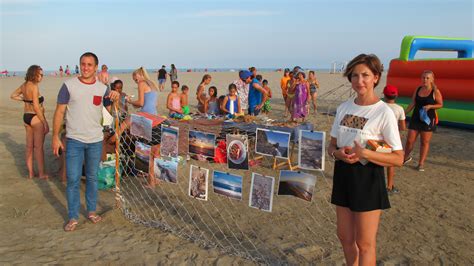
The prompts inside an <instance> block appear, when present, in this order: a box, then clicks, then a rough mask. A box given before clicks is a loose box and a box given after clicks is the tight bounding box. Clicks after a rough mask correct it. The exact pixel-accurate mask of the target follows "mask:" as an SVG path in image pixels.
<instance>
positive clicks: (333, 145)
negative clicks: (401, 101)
mask: <svg viewBox="0 0 474 266" xmlns="http://www.w3.org/2000/svg"><path fill="white" fill-rule="evenodd" d="M382 70H383V67H382V64H381V63H380V60H379V59H378V58H377V56H375V55H366V54H360V55H358V56H357V57H355V58H354V59H352V61H351V62H349V64H348V65H347V68H346V71H345V72H344V76H345V77H347V79H348V80H349V81H350V82H351V84H352V89H353V90H354V91H355V92H356V94H357V96H356V97H355V98H352V99H349V100H348V101H346V102H344V103H342V104H341V105H340V106H339V107H338V108H337V113H336V117H335V119H334V124H333V126H332V129H331V142H330V144H329V147H328V154H329V155H330V156H332V157H333V158H334V160H335V161H336V162H335V166H334V177H333V189H332V196H331V203H333V204H335V205H336V214H337V235H338V237H339V239H340V241H341V244H342V247H343V250H344V256H345V258H346V262H347V265H355V264H362V265H375V262H376V257H375V254H376V252H375V244H376V238H377V229H378V224H379V220H380V214H381V210H382V209H387V208H390V202H389V200H388V195H387V190H386V188H385V181H384V167H386V166H401V165H402V163H403V148H402V144H401V141H400V135H399V133H398V126H397V121H396V119H395V115H394V114H393V112H392V110H391V109H390V108H389V107H388V106H387V104H385V103H384V102H382V101H381V100H380V99H379V97H377V95H376V94H375V93H374V88H375V87H376V86H377V85H378V83H379V81H380V76H381V75H382ZM367 140H384V141H385V142H387V143H388V144H389V145H390V146H391V147H392V150H393V151H392V152H391V153H379V152H374V151H371V150H368V149H365V148H364V147H365V145H366V142H367Z"/></svg>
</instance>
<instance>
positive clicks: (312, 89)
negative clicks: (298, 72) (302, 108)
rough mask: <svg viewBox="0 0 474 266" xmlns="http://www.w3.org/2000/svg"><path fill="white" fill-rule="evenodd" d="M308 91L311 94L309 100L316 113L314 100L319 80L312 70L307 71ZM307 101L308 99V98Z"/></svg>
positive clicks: (316, 95)
mask: <svg viewBox="0 0 474 266" xmlns="http://www.w3.org/2000/svg"><path fill="white" fill-rule="evenodd" d="M308 83H309V93H310V95H311V102H312V104H313V109H314V113H315V114H316V100H317V97H318V89H319V81H318V79H317V78H316V74H315V73H314V71H313V70H311V71H309V73H308ZM308 101H309V100H308Z"/></svg>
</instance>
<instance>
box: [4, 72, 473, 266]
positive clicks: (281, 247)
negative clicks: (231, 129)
mask: <svg viewBox="0 0 474 266" xmlns="http://www.w3.org/2000/svg"><path fill="white" fill-rule="evenodd" d="M203 74H204V73H179V79H178V80H179V82H180V83H181V84H182V85H183V84H186V85H188V86H189V88H190V93H189V95H190V97H189V100H190V103H191V104H190V105H191V109H192V110H194V111H195V110H196V99H195V92H196V88H197V86H198V83H199V82H200V81H201V78H202V76H203ZM209 74H211V75H212V78H213V79H212V82H211V85H214V86H216V87H217V88H218V94H219V95H223V94H226V93H227V86H228V84H229V83H231V82H232V81H234V80H236V79H237V76H238V74H237V73H236V72H217V73H209ZM261 74H262V75H263V77H264V79H267V80H268V81H269V86H270V88H272V92H273V95H274V98H273V99H272V107H273V110H272V112H271V113H270V115H269V117H270V118H274V119H281V118H282V117H283V111H284V108H283V98H282V95H281V91H280V88H279V84H280V78H281V75H282V73H281V72H263V73H261ZM316 74H317V77H318V79H319V81H320V84H321V89H320V90H319V92H318V94H319V95H321V96H322V98H324V99H325V100H324V102H322V103H321V108H320V109H319V113H318V114H317V115H313V114H312V115H311V116H310V118H309V121H310V122H311V123H313V124H314V126H315V129H316V130H319V131H326V132H327V133H326V139H329V130H330V127H331V124H332V120H333V117H332V116H327V115H325V114H323V113H324V112H325V111H328V110H329V111H331V110H333V109H334V107H335V106H336V104H337V103H338V102H340V101H341V100H343V99H347V97H348V96H349V94H350V87H349V83H348V82H347V80H346V79H345V78H343V77H342V75H341V74H329V73H318V72H317V73H316ZM150 75H151V76H152V77H153V78H154V79H155V78H156V74H155V73H150ZM111 76H117V77H118V78H120V79H121V80H122V81H123V82H124V91H125V92H126V93H127V94H129V95H137V90H136V84H135V83H134V82H133V80H132V75H131V74H116V75H111ZM66 79H67V78H59V77H49V76H48V77H45V78H44V80H43V82H41V83H40V91H41V94H42V95H44V96H45V108H46V118H47V120H48V121H49V123H50V128H52V117H53V112H54V109H55V105H56V96H57V93H58V91H59V88H60V87H61V84H62V83H63V81H64V80H66ZM22 81H23V77H7V78H0V121H1V128H0V154H1V158H2V160H1V162H0V173H1V174H0V183H1V184H2V185H1V186H0V228H1V229H0V263H2V264H46V263H48V264H90V263H93V264H146V265H148V264H150V265H153V264H155V265H156V264H165V265H175V264H199V265H202V264H206V265H207V264H218V265H229V264H239V265H240V264H252V263H255V262H253V261H249V260H247V259H245V258H242V257H239V256H233V255H229V254H226V253H225V252H223V251H222V250H220V249H214V248H204V247H202V246H201V245H199V244H198V243H193V242H191V241H189V240H187V239H183V238H180V237H179V236H177V235H175V234H173V233H170V232H168V231H163V230H160V229H157V228H150V227H146V226H143V225H141V224H135V223H132V222H130V221H129V220H128V219H127V218H126V217H125V216H124V215H123V213H122V211H121V210H120V209H116V208H114V204H115V200H114V192H113V191H100V192H99V202H98V206H97V207H98V212H99V213H100V214H102V215H103V216H104V218H105V219H104V221H103V222H101V223H99V224H97V225H93V224H91V223H90V222H88V221H86V219H85V216H84V215H85V212H86V211H85V209H84V207H82V209H81V218H80V221H79V222H80V224H79V226H78V228H77V230H76V231H75V232H72V233H65V232H64V231H63V224H64V223H65V221H66V219H67V203H66V197H65V185H64V184H63V183H61V182H60V181H59V177H58V176H57V173H56V172H57V169H58V166H59V165H58V161H57V159H56V158H54V156H53V155H52V151H51V147H50V145H51V133H49V134H48V135H47V136H46V141H45V157H46V158H45V160H46V170H47V171H48V173H49V174H50V175H51V178H50V181H43V180H39V179H33V180H28V179H27V178H26V177H27V169H26V165H25V163H24V152H25V132H24V131H25V130H24V126H23V122H22V115H23V104H22V103H20V102H17V101H12V100H10V97H9V96H10V94H11V92H12V91H13V90H14V89H16V88H17V87H18V86H19V85H20V84H21V83H22ZM384 86H385V78H383V79H382V81H381V82H380V84H379V86H378V87H377V88H376V90H377V92H378V94H379V95H381V91H382V89H383V87H384ZM337 88H339V89H337ZM336 89H337V90H336ZM441 90H442V88H441ZM169 91H170V83H169V81H168V82H167V83H166V89H165V91H164V92H161V93H159V103H158V107H159V110H158V111H159V113H160V114H167V111H166V110H165V102H166V96H167V94H168V93H169ZM329 92H332V93H329ZM329 100H332V101H329ZM328 104H329V105H330V106H329V107H330V108H328ZM132 109H133V108H132ZM473 138H474V132H472V131H467V130H461V129H454V128H447V127H440V128H439V129H438V130H437V131H436V133H435V134H434V135H433V139H432V142H431V150H430V153H429V155H428V159H427V161H426V164H425V168H426V171H425V172H418V171H416V170H415V166H416V162H412V163H411V164H409V165H408V166H405V167H402V168H397V169H396V176H395V184H396V186H397V187H398V188H399V189H400V191H401V193H400V194H396V195H393V196H390V201H391V205H392V208H391V209H389V210H387V211H385V212H383V215H382V219H381V223H380V228H379V233H378V239H377V245H378V246H377V260H378V261H379V262H380V263H384V265H395V264H414V265H420V264H421V265H445V264H458V265H468V264H473V263H474V253H473V251H472V247H473V246H474V232H473V231H474V226H473V221H474V211H473V208H472V205H471V204H470V202H472V200H473V193H472V191H473V190H474V175H473V174H472V172H473V171H474V160H473V158H472V151H473V150H474V142H473V141H472V139H473ZM403 142H404V141H403ZM326 145H327V144H326ZM250 149H251V150H252V148H250ZM418 150H419V141H418V142H417V144H416V146H415V149H414V159H415V161H416V160H417V158H418ZM266 163H268V162H266ZM193 164H194V163H193ZM267 165H268V164H265V166H267ZM207 166H210V165H207ZM207 166H206V167H207ZM211 167H212V166H211ZM223 167H224V168H223ZM223 169H226V167H225V166H218V167H216V170H221V171H222V170H223ZM226 171H227V170H226ZM252 171H255V172H258V173H262V174H265V175H268V176H274V177H276V180H275V181H276V183H277V180H278V172H277V171H273V170H271V169H270V168H269V167H255V168H252V167H251V168H250V171H244V170H239V171H232V173H236V174H241V175H244V190H245V191H244V193H243V201H241V202H238V201H233V202H231V203H227V201H225V202H224V201H220V200H221V199H222V196H216V194H213V192H212V189H209V196H210V199H209V202H212V203H209V204H215V206H216V208H217V210H216V211H219V210H222V209H226V208H228V207H229V206H230V207H232V210H231V211H230V212H231V213H230V214H231V216H232V217H233V218H235V220H232V221H231V220H224V221H227V222H228V223H229V224H237V225H239V230H241V231H243V232H245V233H247V232H249V234H250V232H256V233H257V238H258V239H260V240H261V241H262V245H263V246H268V247H270V246H271V247H273V248H272V249H271V250H273V251H275V250H276V251H275V252H276V253H279V254H280V257H278V256H277V258H285V259H286V260H287V262H289V263H297V264H308V263H309V262H321V263H324V264H337V265H340V264H343V263H344V255H343V252H342V248H341V246H340V244H339V240H338V239H337V237H336V227H335V220H336V218H335V212H334V207H333V206H332V205H330V203H329V202H328V201H329V198H330V194H331V186H332V171H333V164H332V163H331V162H330V160H329V159H327V158H326V167H325V172H324V173H323V174H317V181H316V188H315V190H314V194H315V196H314V198H313V201H312V202H311V203H310V204H307V203H306V202H304V201H301V200H298V199H296V198H292V197H289V196H284V197H283V196H282V197H275V198H274V202H273V212H272V213H266V212H265V213H264V212H262V211H259V210H256V209H252V208H249V207H248V196H249V195H248V193H249V191H248V190H249V187H250V185H249V184H250V183H249V182H250V173H251V172H252ZM178 176H179V177H178V179H179V180H187V179H188V178H189V164H187V165H186V166H183V165H181V166H180V167H179V170H178ZM179 182H181V181H179ZM211 183H212V182H211ZM82 185H83V186H82V192H81V197H82V206H84V198H83V196H84V193H83V191H84V184H82ZM167 185H168V184H167ZM246 185H247V187H246V188H245V186H246ZM180 186H183V187H187V183H186V184H185V182H184V181H183V182H181V183H180ZM167 188H168V186H164V187H163V188H162V189H163V190H165V189H167ZM170 189H171V190H172V189H175V188H170ZM275 190H276V189H275ZM275 194H276V193H275ZM199 204H201V203H199ZM203 204H204V203H203ZM227 204H230V205H227ZM203 206H205V205H203ZM204 208H205V207H204ZM229 219H230V218H229ZM295 224H299V225H301V227H296V226H295ZM470 250H471V251H470Z"/></svg>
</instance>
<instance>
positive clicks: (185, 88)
mask: <svg viewBox="0 0 474 266" xmlns="http://www.w3.org/2000/svg"><path fill="white" fill-rule="evenodd" d="M185 90H189V87H188V86H186V85H183V86H181V91H185Z"/></svg>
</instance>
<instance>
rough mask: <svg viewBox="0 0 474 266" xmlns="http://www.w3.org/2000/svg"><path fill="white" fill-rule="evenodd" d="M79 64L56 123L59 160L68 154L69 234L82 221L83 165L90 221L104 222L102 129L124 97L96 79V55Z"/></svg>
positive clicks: (61, 94) (62, 97) (54, 144)
mask: <svg viewBox="0 0 474 266" xmlns="http://www.w3.org/2000/svg"><path fill="white" fill-rule="evenodd" d="M79 61H80V69H81V75H80V76H79V77H74V78H71V79H68V80H66V81H65V82H64V84H63V85H62V86H61V89H60V90H59V93H58V99H57V105H56V111H55V113H54V120H53V139H52V149H53V153H54V155H56V156H59V154H60V152H61V150H63V151H65V152H66V173H67V186H66V197H67V206H68V217H69V221H68V223H67V224H66V225H65V226H64V230H65V231H66V232H70V231H74V230H75V229H76V226H77V224H78V221H79V210H80V207H81V201H80V186H81V176H82V166H83V165H84V170H85V174H86V207H87V219H89V220H90V221H91V222H92V223H94V224H95V223H97V222H99V221H100V220H101V217H100V216H99V215H97V213H96V205H97V172H98V170H99V163H100V158H101V154H102V141H103V138H104V135H103V133H102V125H101V120H102V108H103V106H109V105H110V104H111V101H110V100H117V99H118V98H119V96H120V95H119V93H118V92H116V91H109V90H108V89H107V86H106V85H104V84H102V83H101V82H99V81H98V80H97V79H96V76H95V73H96V71H97V68H98V65H99V59H98V58H97V56H96V55H95V54H93V53H90V52H87V53H85V54H83V55H82V56H81V58H80V59H79ZM64 116H66V147H64V146H63V144H62V142H61V139H60V137H59V132H60V129H61V125H62V124H63V120H64ZM65 148H66V149H65Z"/></svg>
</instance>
